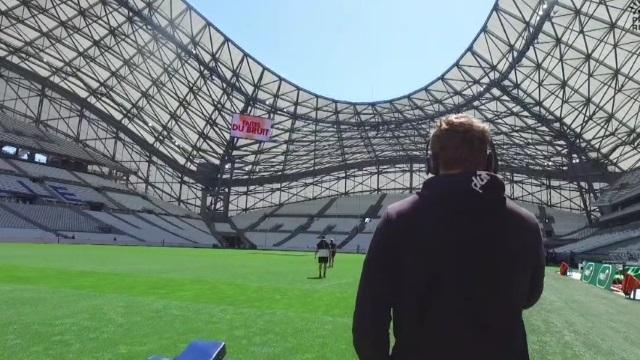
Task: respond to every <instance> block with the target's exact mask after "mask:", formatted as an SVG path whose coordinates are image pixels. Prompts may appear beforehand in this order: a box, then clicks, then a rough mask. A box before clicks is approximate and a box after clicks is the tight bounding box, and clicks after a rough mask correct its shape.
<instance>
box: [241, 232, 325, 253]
mask: <svg viewBox="0 0 640 360" xmlns="http://www.w3.org/2000/svg"><path fill="white" fill-rule="evenodd" d="M288 235H289V234H286V233H271V232H251V231H250V232H247V233H245V236H246V237H247V239H249V241H251V242H252V243H254V244H255V245H256V246H257V247H258V248H259V249H272V248H273V247H272V246H273V244H275V243H277V242H279V241H282V240H283V239H284V238H285V237H287V236H288ZM316 236H317V235H316Z"/></svg>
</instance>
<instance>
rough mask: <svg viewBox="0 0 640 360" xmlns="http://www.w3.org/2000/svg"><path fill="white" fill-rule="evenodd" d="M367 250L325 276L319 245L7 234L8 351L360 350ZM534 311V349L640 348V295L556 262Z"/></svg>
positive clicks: (4, 301)
mask: <svg viewBox="0 0 640 360" xmlns="http://www.w3.org/2000/svg"><path fill="white" fill-rule="evenodd" d="M362 260H363V257H362V256H361V255H347V254H338V257H337V261H336V267H335V268H334V269H331V270H330V271H329V273H328V276H327V278H326V279H323V280H317V279H309V278H311V277H314V276H316V275H317V274H316V271H317V267H316V264H315V263H314V261H313V255H312V254H308V253H305V254H301V253H282V252H259V251H234V250H204V249H176V248H144V247H115V246H114V247H109V246H64V245H15V244H2V245H0V358H3V359H4V358H6V359H9V358H10V359H31V360H33V359H90V358H92V359H96V358H99V359H146V358H147V357H148V356H150V355H154V354H158V355H177V354H178V353H179V352H180V351H181V349H182V348H183V347H184V346H185V345H186V344H187V343H188V342H189V341H190V340H193V339H220V340H224V341H225V342H227V345H228V354H229V355H228V357H227V358H228V359H231V360H233V359H236V360H237V359H279V360H282V359H353V358H354V357H355V353H354V351H353V349H352V346H351V315H352V312H353V304H354V297H355V292H356V287H357V282H358V279H359V274H360V269H361V266H362ZM525 317H526V324H527V330H528V334H529V347H530V352H531V355H532V358H533V359H630V360H631V359H638V358H640V343H639V342H638V341H639V340H638V339H640V337H639V335H640V302H633V301H630V300H626V299H624V298H622V297H620V296H616V295H614V294H611V293H608V292H606V291H603V290H600V289H597V288H595V287H592V286H588V285H585V284H581V283H580V282H578V281H574V280H570V279H563V278H560V277H559V276H558V275H557V274H555V268H554V269H552V268H549V269H548V272H547V278H546V289H545V293H544V295H543V298H542V299H541V301H540V302H539V303H538V305H536V306H535V307H534V308H533V309H532V310H530V311H527V312H526V314H525Z"/></svg>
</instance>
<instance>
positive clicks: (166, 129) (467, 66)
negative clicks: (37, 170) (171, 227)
mask: <svg viewBox="0 0 640 360" xmlns="http://www.w3.org/2000/svg"><path fill="white" fill-rule="evenodd" d="M0 4H1V5H0V75H1V76H0V79H3V80H4V81H5V84H6V86H5V89H4V93H3V96H2V98H4V99H3V100H2V104H0V105H1V106H3V108H5V109H6V108H9V109H13V110H14V111H16V112H20V113H21V115H26V116H27V117H29V118H31V119H33V121H34V122H36V124H42V125H43V126H45V127H48V128H50V129H51V130H53V131H57V132H60V133H62V134H65V135H68V136H69V137H72V138H75V139H76V140H79V141H83V142H85V144H86V145H88V146H92V147H93V148H94V149H96V150H98V151H100V152H102V153H103V154H105V155H107V156H108V157H110V158H111V159H114V160H116V161H119V162H120V163H121V164H123V165H125V166H127V167H129V168H130V169H132V170H133V171H135V172H136V173H137V174H138V177H139V180H138V181H139V184H140V185H144V186H145V189H147V190H153V191H156V192H158V193H161V194H164V195H167V196H169V197H172V198H174V199H179V200H180V201H184V202H186V203H187V204H191V205H196V204H197V202H198V200H197V199H199V191H200V188H201V187H200V186H199V185H197V184H195V182H194V181H192V179H194V178H195V177H196V176H195V170H196V166H197V164H198V163H199V162H202V161H205V162H213V163H221V164H222V165H226V164H229V165H228V166H227V168H229V169H228V170H227V171H226V172H225V175H224V176H225V180H224V184H226V185H228V186H230V189H229V192H230V195H229V196H230V201H231V202H232V203H233V204H232V208H234V209H236V210H243V209H247V208H251V207H254V205H255V206H257V207H259V206H268V205H273V204H278V203H282V202H287V201H293V200H301V199H304V198H309V197H318V196H331V195H336V194H344V193H353V192H359V191H362V192H367V191H380V190H385V189H394V188H398V189H400V188H405V189H409V190H412V189H414V188H415V185H414V183H417V180H420V179H422V178H424V176H423V174H422V173H421V171H422V170H421V169H422V168H423V166H422V163H423V161H424V160H423V159H424V147H425V145H424V144H425V137H426V136H428V134H429V133H430V129H431V127H432V126H433V124H434V121H435V120H436V119H438V118H439V117H441V116H443V115H446V114H449V113H457V112H469V113H472V114H474V115H476V116H477V117H479V118H482V119H484V120H486V121H488V122H489V123H490V124H491V125H492V127H493V134H494V138H495V142H496V144H497V148H498V152H499V155H500V160H501V163H502V164H503V172H504V175H505V177H506V178H507V180H508V181H509V183H510V184H511V190H510V191H511V195H512V196H514V197H523V198H524V199H527V200H532V201H540V202H545V203H547V204H549V205H553V206H563V207H569V208H582V209H583V210H584V209H586V208H588V207H589V202H590V198H589V195H592V196H593V195H595V194H596V193H597V188H598V185H597V183H602V184H604V183H606V182H609V181H610V180H611V179H613V178H615V177H616V175H617V173H619V172H622V171H625V170H628V169H631V168H634V167H636V166H637V165H638V161H639V160H640V152H639V149H638V141H640V132H639V131H638V130H637V129H638V126H640V115H639V114H640V96H639V95H640V74H639V71H640V63H639V60H640V57H639V56H638V54H639V53H640V31H638V27H639V26H640V24H637V23H636V24H634V20H633V16H634V15H633V14H634V12H635V13H636V16H638V14H639V13H640V10H638V8H639V7H638V1H635V3H634V2H633V1H628V0H624V1H623V0H614V1H606V2H605V1H596V0H593V1H588V0H584V1H568V0H559V1H529V0H499V1H497V2H496V4H495V6H494V7H493V9H492V10H491V12H490V14H489V15H488V17H487V20H486V22H485V25H484V26H483V28H482V29H479V32H478V34H477V36H476V37H475V39H474V40H473V42H472V43H471V44H470V45H469V47H468V49H467V50H466V51H465V52H464V53H463V54H461V56H460V58H459V59H458V61H456V62H455V63H454V64H452V66H451V67H450V68H449V69H448V70H447V71H445V72H444V73H443V74H442V75H441V76H440V77H438V78H437V79H434V80H433V81H431V82H429V83H428V84H427V85H425V86H424V87H423V88H420V89H417V90H415V91H412V92H410V93H409V94H407V95H405V96H401V97H398V98H395V99H389V100H384V101H375V102H366V103H365V102H349V101H340V100H336V99H331V98H328V97H324V96H321V95H318V94H315V93H313V92H311V91H309V90H306V89H303V88H301V87H299V86H297V85H295V84H293V83H291V82H289V81H287V80H286V79H283V78H282V77H280V76H279V75H278V74H276V73H274V72H273V71H271V70H270V69H269V68H268V67H266V66H265V65H263V64H261V63H260V62H259V61H258V60H256V59H254V58H253V57H251V55H250V54H247V53H246V52H245V51H243V50H242V49H241V48H240V47H238V46H237V45H236V44H235V43H233V41H232V40H230V39H228V38H227V37H226V36H225V35H224V34H223V33H221V32H220V31H219V30H218V29H217V28H216V27H215V26H214V25H213V24H211V23H210V22H209V21H208V20H207V19H205V18H204V17H203V16H202V15H200V14H199V13H198V12H197V11H196V10H195V9H193V8H192V7H191V6H190V5H188V4H187V3H186V2H184V1H178V0H157V1H134V0H130V1H126V0H108V1H102V0H100V1H98V0H80V1H63V0H52V1H46V2H34V1H9V0H0ZM0 85H2V84H0ZM25 99H26V100H25ZM41 99H44V100H41ZM42 102H45V104H44V105H43V104H42ZM47 105H48V106H49V107H48V108H47V109H49V112H48V113H45V112H44V111H42V109H43V106H45V107H46V106H47ZM51 109H54V110H56V111H53V112H54V113H55V115H51V113H52V110H51ZM60 109H64V111H62V110H60ZM238 112H239V113H250V114H254V115H262V116H267V117H269V118H272V119H273V120H274V133H273V138H272V140H271V141H269V142H266V143H261V142H256V141H249V140H239V141H234V142H230V141H229V140H228V139H229V135H228V134H229V123H230V119H231V114H233V113H238ZM70 119H73V120H70ZM78 124H80V125H78ZM83 124H84V125H83ZM75 127H77V128H78V130H76V129H75ZM85 127H86V128H87V129H88V130H86V131H87V132H89V133H90V135H86V136H85V135H83V134H84V133H82V134H80V133H81V131H80V128H82V129H84V128H85ZM367 169H368V170H367ZM391 173H394V174H396V175H393V176H392V175H384V176H385V179H384V183H385V184H383V185H380V174H391ZM407 177H410V179H409V180H407V179H406V178H407ZM414 177H416V179H414ZM376 181H377V183H376V184H375V185H373V183H372V182H376ZM409 183H410V184H409ZM594 183H596V185H595V187H594V185H593V184H594ZM258 187H260V190H256V189H257V188H258ZM265 187H266V188H265ZM514 187H515V188H514ZM578 194H579V195H578ZM585 194H586V195H585ZM228 200H229V198H228ZM252 204H253V205H252Z"/></svg>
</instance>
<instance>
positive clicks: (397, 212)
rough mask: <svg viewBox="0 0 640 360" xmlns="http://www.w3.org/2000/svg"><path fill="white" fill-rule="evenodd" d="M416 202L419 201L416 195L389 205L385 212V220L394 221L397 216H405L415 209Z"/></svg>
mask: <svg viewBox="0 0 640 360" xmlns="http://www.w3.org/2000/svg"><path fill="white" fill-rule="evenodd" d="M418 200H419V197H418V195H416V194H411V195H409V196H408V197H406V198H404V199H402V200H400V201H396V202H394V203H393V204H390V205H389V206H387V209H386V210H385V212H386V215H387V218H389V219H395V218H397V217H398V216H401V215H403V214H406V213H407V212H410V211H411V210H413V209H415V208H416V207H417V206H418Z"/></svg>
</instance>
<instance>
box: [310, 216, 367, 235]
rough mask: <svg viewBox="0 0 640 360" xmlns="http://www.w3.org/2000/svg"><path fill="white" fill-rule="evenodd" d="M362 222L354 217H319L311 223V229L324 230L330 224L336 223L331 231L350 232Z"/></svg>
mask: <svg viewBox="0 0 640 360" xmlns="http://www.w3.org/2000/svg"><path fill="white" fill-rule="evenodd" d="M359 223H360V219H354V218H317V219H315V220H314V221H313V223H311V226H310V227H309V231H323V230H324V229H325V228H326V227H327V226H329V225H335V227H334V228H333V230H331V232H334V233H335V232H350V231H351V230H352V229H353V228H354V227H356V226H357V225H358V224H359Z"/></svg>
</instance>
